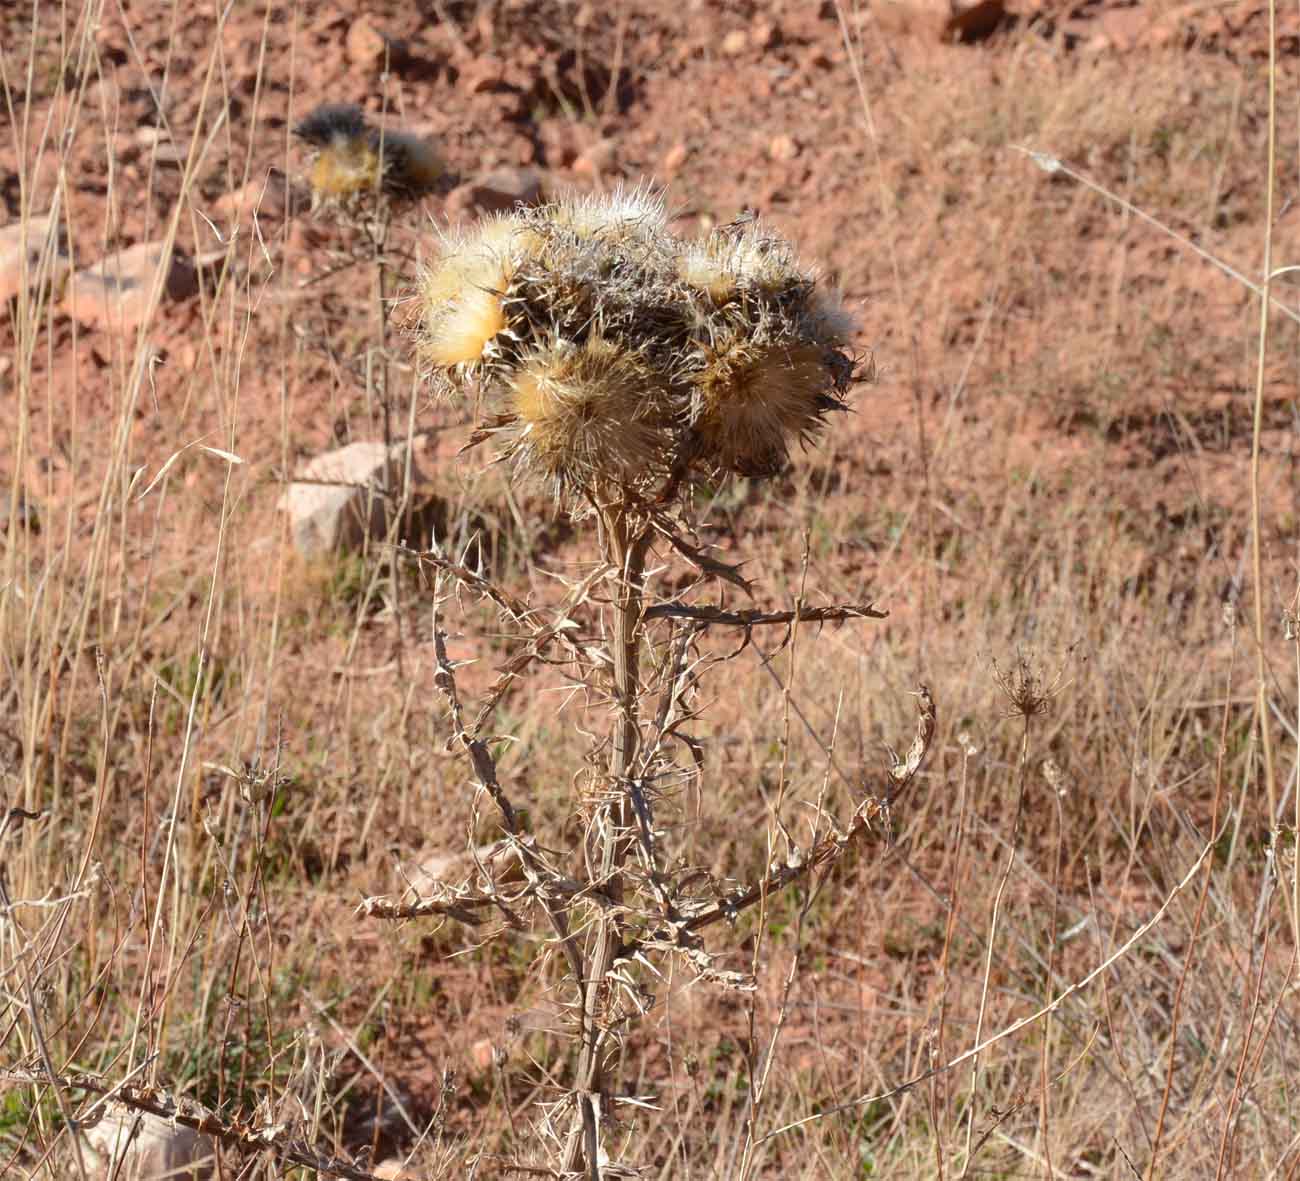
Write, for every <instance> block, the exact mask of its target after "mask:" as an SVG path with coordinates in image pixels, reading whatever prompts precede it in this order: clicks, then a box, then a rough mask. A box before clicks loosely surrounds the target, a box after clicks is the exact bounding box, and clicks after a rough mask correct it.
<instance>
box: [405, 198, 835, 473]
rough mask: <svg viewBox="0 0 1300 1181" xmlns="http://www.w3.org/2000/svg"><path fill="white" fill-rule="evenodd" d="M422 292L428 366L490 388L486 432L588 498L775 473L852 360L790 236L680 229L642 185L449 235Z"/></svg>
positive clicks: (454, 384) (527, 465)
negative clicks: (690, 235) (695, 236)
mask: <svg viewBox="0 0 1300 1181" xmlns="http://www.w3.org/2000/svg"><path fill="white" fill-rule="evenodd" d="M419 308H420V315H421V321H422V340H421V346H420V347H421V352H422V354H423V356H424V359H425V360H426V362H427V363H428V364H429V365H430V367H431V368H433V369H434V370H436V371H438V372H440V373H441V374H442V376H443V379H444V382H445V383H446V384H447V385H448V386H449V387H450V388H452V389H457V388H464V387H465V386H466V385H467V384H473V385H475V386H477V387H479V388H482V389H484V390H486V391H487V392H488V393H489V394H490V395H491V394H492V393H493V391H495V396H493V397H490V399H489V406H490V408H491V410H492V412H493V413H492V416H491V418H490V424H489V425H490V429H489V431H487V432H485V437H486V435H489V434H490V435H492V436H494V437H496V438H497V439H498V441H499V442H501V443H502V444H503V450H504V454H505V455H507V456H509V457H510V458H512V459H513V460H514V461H515V463H516V464H517V466H518V467H519V468H520V469H521V470H522V471H525V472H530V473H533V474H535V475H538V476H541V477H543V478H545V479H547V480H548V481H552V482H554V483H556V484H558V485H559V486H561V487H563V488H565V489H567V490H570V491H575V492H581V493H585V494H587V496H588V498H590V496H591V494H592V493H593V492H595V491H596V490H608V489H610V488H616V489H620V488H621V489H624V490H626V491H629V492H631V493H634V494H635V495H636V496H641V497H654V496H656V495H658V494H659V493H661V492H662V491H664V490H665V489H675V488H676V487H678V486H679V484H680V482H681V481H680V477H682V476H687V477H689V476H691V475H692V474H695V475H699V476H708V477H716V476H718V475H723V474H726V473H735V474H738V475H745V476H763V475H772V474H774V473H776V472H778V471H779V470H781V468H782V467H783V466H784V465H785V464H786V462H787V460H788V458H789V453H790V449H791V447H792V445H794V444H796V443H806V442H808V441H809V440H811V439H812V438H813V436H814V435H815V434H816V433H817V431H818V429H819V428H820V426H821V424H822V421H823V419H824V417H825V415H826V414H827V412H828V411H830V410H833V409H841V408H843V401H842V398H843V395H844V394H845V393H846V392H847V390H848V387H849V385H850V384H851V383H852V382H853V381H854V380H855V379H856V376H857V374H856V366H855V362H854V360H853V358H852V357H851V356H849V355H848V353H847V352H846V350H847V347H848V344H849V340H850V336H851V333H852V327H853V326H852V321H851V319H850V317H849V316H848V315H847V314H846V313H845V312H844V310H843V308H842V307H841V305H840V304H839V302H838V300H837V299H836V298H835V297H834V296H833V295H830V294H828V293H826V292H824V291H822V290H820V289H819V288H818V286H817V283H816V280H815V278H814V276H813V275H812V274H810V273H809V272H807V271H806V270H804V269H801V268H800V267H799V265H798V262H797V259H796V257H795V253H794V250H793V248H792V247H791V246H790V245H789V243H787V242H786V241H785V240H784V239H782V238H780V237H778V236H777V235H775V234H774V233H772V232H771V231H770V230H769V229H767V228H766V227H765V226H763V225H761V224H759V223H758V222H756V221H748V222H746V223H743V225H738V226H735V227H727V228H725V229H722V230H716V231H714V232H713V233H711V234H709V235H707V236H706V237H704V238H703V239H701V240H697V241H688V240H683V239H681V238H679V237H677V236H676V235H674V234H672V233H671V232H670V231H669V229H668V219H667V215H666V213H665V209H664V204H663V201H662V199H661V198H659V197H658V196H657V195H655V194H654V193H652V192H651V191H649V190H647V189H643V188H638V189H633V190H624V191H618V192H615V193H614V194H612V195H611V196H607V197H572V198H567V199H564V200H561V201H557V202H555V203H553V204H551V205H546V206H542V207H540V208H536V209H530V210H519V211H517V212H515V213H513V214H511V215H509V216H506V217H500V218H495V219H491V220H489V221H486V222H484V223H482V224H481V225H480V226H479V227H478V228H477V229H475V230H473V231H471V232H469V233H466V234H463V235H460V236H456V237H451V238H449V239H448V240H447V241H446V242H445V245H444V249H443V251H442V254H441V257H440V259H439V260H438V261H437V262H436V263H435V265H434V266H433V267H432V268H431V269H430V270H429V271H427V272H426V273H425V275H424V276H423V277H422V278H421V281H420V288H419Z"/></svg>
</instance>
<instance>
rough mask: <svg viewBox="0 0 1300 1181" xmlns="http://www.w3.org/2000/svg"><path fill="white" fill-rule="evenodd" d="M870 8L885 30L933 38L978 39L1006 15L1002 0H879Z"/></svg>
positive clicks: (941, 39)
mask: <svg viewBox="0 0 1300 1181" xmlns="http://www.w3.org/2000/svg"><path fill="white" fill-rule="evenodd" d="M872 12H873V13H874V14H875V18H876V20H877V22H878V23H879V26H880V28H882V29H884V30H885V31H886V32H891V33H904V34H911V35H914V36H920V37H925V38H928V39H931V40H936V41H978V40H980V39H981V38H983V37H987V36H988V35H989V34H990V33H992V32H993V31H994V30H995V29H996V28H997V27H998V26H999V25H1000V24H1002V22H1003V21H1004V20H1005V19H1006V15H1007V11H1006V6H1005V4H1004V3H1003V0H976V2H975V3H969V2H966V0H881V2H880V3H878V4H876V5H874V6H873V8H872Z"/></svg>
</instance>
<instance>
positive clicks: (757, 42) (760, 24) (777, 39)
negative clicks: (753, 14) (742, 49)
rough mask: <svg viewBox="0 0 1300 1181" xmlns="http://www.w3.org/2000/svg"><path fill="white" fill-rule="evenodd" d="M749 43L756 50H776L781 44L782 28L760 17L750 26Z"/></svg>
mask: <svg viewBox="0 0 1300 1181" xmlns="http://www.w3.org/2000/svg"><path fill="white" fill-rule="evenodd" d="M749 43H750V44H751V45H752V46H753V47H754V48H755V49H775V48H776V47H777V46H778V45H780V44H781V26H780V25H778V24H777V23H776V22H775V21H772V20H767V19H766V18H762V17H760V18H759V19H758V20H756V21H754V23H753V24H752V25H751V26H750V29H749Z"/></svg>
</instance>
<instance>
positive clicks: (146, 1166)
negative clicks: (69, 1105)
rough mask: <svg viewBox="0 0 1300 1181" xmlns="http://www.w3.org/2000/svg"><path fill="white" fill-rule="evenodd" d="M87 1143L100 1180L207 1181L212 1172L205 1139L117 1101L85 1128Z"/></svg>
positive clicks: (210, 1151) (209, 1146)
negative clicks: (96, 1159)
mask: <svg viewBox="0 0 1300 1181" xmlns="http://www.w3.org/2000/svg"><path fill="white" fill-rule="evenodd" d="M86 1142H87V1143H88V1144H89V1146H90V1149H91V1151H92V1152H93V1153H94V1154H95V1156H96V1157H98V1158H99V1161H100V1167H101V1168H102V1170H103V1172H102V1174H101V1175H102V1176H103V1177H104V1178H105V1181H107V1179H108V1178H115V1179H116V1181H163V1179H164V1178H165V1179H166V1181H206V1179H207V1178H209V1177H211V1176H212V1168H211V1165H212V1161H213V1156H214V1148H213V1144H212V1140H211V1139H210V1138H209V1137H207V1136H203V1135H200V1134H199V1133H198V1132H194V1131H191V1130H190V1129H189V1128H181V1127H172V1125H171V1122H170V1121H168V1120H165V1119H162V1118H160V1117H159V1116H156V1115H145V1114H143V1113H141V1112H136V1111H129V1110H127V1109H126V1108H124V1107H121V1106H119V1105H116V1104H115V1105H114V1106H113V1107H112V1109H111V1110H110V1111H109V1113H108V1114H106V1115H105V1116H104V1117H103V1118H102V1119H101V1120H100V1121H99V1123H97V1124H95V1126H94V1127H92V1128H88V1129H87V1130H86Z"/></svg>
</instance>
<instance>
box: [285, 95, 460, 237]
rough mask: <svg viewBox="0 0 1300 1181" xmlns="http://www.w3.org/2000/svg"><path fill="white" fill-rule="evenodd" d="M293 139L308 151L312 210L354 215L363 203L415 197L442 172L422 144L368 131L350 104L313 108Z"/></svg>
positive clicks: (373, 129) (409, 136)
mask: <svg viewBox="0 0 1300 1181" xmlns="http://www.w3.org/2000/svg"><path fill="white" fill-rule="evenodd" d="M294 134H295V135H296V136H297V137H298V138H299V139H301V140H302V141H303V142H304V143H306V144H308V145H310V146H311V148H312V150H313V156H312V161H311V167H310V169H309V170H308V172H307V182H308V184H309V185H310V186H311V194H312V205H313V206H314V207H316V208H321V207H323V206H333V207H337V208H340V209H343V210H347V211H349V212H355V211H357V210H358V209H359V208H360V207H362V206H363V205H365V204H367V203H372V204H373V203H377V202H380V201H383V200H388V199H393V198H399V197H415V196H419V195H420V194H421V193H425V192H428V191H429V190H430V189H432V188H433V187H434V185H436V184H437V182H438V180H439V178H440V177H441V176H442V175H443V173H444V171H445V169H444V167H443V163H442V160H441V159H440V158H439V156H438V154H437V152H435V151H434V149H433V147H432V145H431V144H429V143H428V142H427V141H426V140H424V139H422V138H421V137H420V136H418V135H413V134H412V133H410V132H408V131H400V130H397V131H394V130H387V129H385V130H381V129H379V128H377V127H372V126H371V125H370V124H369V123H368V122H367V121H366V117H365V115H364V113H363V112H362V110H361V108H360V107H358V106H354V105H353V104H350V103H347V104H342V103H338V104H336V103H326V104H324V105H322V106H319V107H317V108H316V109H315V110H313V111H312V112H311V113H310V114H309V115H307V116H306V118H304V119H303V120H302V121H301V122H300V123H299V124H298V125H297V126H296V127H295V128H294Z"/></svg>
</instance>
